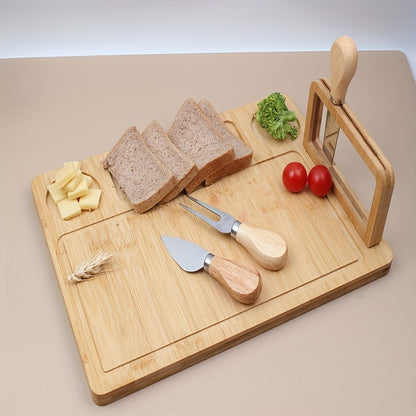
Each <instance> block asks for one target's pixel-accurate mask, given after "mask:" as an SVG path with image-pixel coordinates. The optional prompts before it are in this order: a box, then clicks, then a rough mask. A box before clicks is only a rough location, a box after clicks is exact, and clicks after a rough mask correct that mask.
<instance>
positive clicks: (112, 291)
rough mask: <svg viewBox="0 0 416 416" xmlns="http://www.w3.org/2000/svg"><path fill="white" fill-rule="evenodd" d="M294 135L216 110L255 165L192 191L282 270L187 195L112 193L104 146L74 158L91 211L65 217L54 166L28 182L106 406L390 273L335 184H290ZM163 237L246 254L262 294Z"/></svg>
mask: <svg viewBox="0 0 416 416" xmlns="http://www.w3.org/2000/svg"><path fill="white" fill-rule="evenodd" d="M287 104H288V107H289V108H291V109H294V110H295V111H296V112H297V115H298V118H299V121H300V137H298V139H297V140H295V141H289V140H286V141H284V142H279V141H276V140H274V139H272V138H271V137H270V136H269V135H268V134H267V133H265V132H264V131H263V129H261V128H260V127H259V126H258V125H257V123H256V122H255V121H254V120H253V116H254V113H255V111H256V108H257V107H256V103H252V104H249V105H244V106H241V107H238V108H236V109H233V110H230V111H227V112H224V113H223V114H222V115H221V116H222V118H223V119H224V120H225V121H226V123H227V125H229V126H230V127H231V128H232V129H234V130H235V131H236V133H237V135H238V136H239V137H240V138H241V139H242V140H243V141H245V142H246V143H247V144H248V145H249V146H250V147H251V148H252V149H253V152H254V153H253V161H252V165H251V166H250V167H249V168H247V169H246V170H244V171H242V172H239V173H237V174H234V175H232V176H229V177H226V178H224V179H222V180H220V181H218V182H216V183H214V184H213V185H211V186H209V187H206V188H203V187H200V188H198V189H197V190H196V191H194V193H193V195H194V196H195V197H196V198H198V199H201V200H203V201H206V202H208V203H209V204H212V205H215V206H216V207H218V208H219V209H221V210H224V211H226V212H228V213H230V214H231V215H233V216H234V217H235V218H238V219H239V220H240V221H241V222H244V223H246V224H249V225H250V226H253V227H260V228H265V229H270V230H271V231H273V232H276V233H277V234H279V235H280V236H281V237H282V238H283V239H284V240H285V241H286V243H287V247H288V257H287V262H286V264H285V266H284V267H283V268H282V269H281V270H279V271H270V270H267V269H263V268H260V267H259V266H258V265H257V263H256V262H255V260H254V259H253V258H252V257H251V256H250V254H249V253H248V252H247V250H246V249H244V247H242V246H241V245H240V244H238V243H237V242H236V241H234V240H233V239H231V238H230V237H229V236H227V235H223V234H221V233H218V232H217V231H216V230H214V229H212V228H211V227H210V226H209V225H207V224H204V223H201V221H200V220H199V219H198V218H195V217H194V216H192V215H188V213H186V212H184V210H183V209H182V208H181V207H180V206H179V202H185V201H182V199H184V198H185V197H184V196H179V197H177V198H175V199H174V200H172V201H170V202H168V203H166V204H163V205H160V206H156V207H155V208H153V209H152V210H150V211H148V212H146V213H144V214H137V213H135V212H133V210H132V208H131V206H130V205H129V204H128V203H127V202H126V201H125V200H123V199H122V198H120V196H119V195H118V193H117V191H116V189H115V187H114V184H113V182H112V180H111V177H110V175H109V173H108V172H107V171H105V170H104V169H103V166H102V163H103V160H104V158H105V155H104V154H103V155H98V156H95V157H92V158H89V159H86V160H84V161H83V162H82V167H83V171H84V172H85V173H87V174H89V175H91V176H92V177H93V178H94V181H95V185H94V186H97V187H100V188H101V189H102V190H103V195H102V200H101V203H100V207H99V209H97V210H96V211H92V212H85V213H82V214H81V215H80V216H79V217H76V218H73V219H72V220H70V221H63V220H61V219H60V217H59V213H58V211H57V209H56V207H55V204H54V203H53V201H52V200H51V198H50V195H48V193H47V189H46V186H47V184H48V183H50V182H52V180H53V177H54V172H55V171H51V172H47V173H45V174H42V175H39V176H37V177H36V178H35V179H34V180H33V181H32V190H33V195H34V199H35V203H36V206H37V209H38V212H39V217H40V219H41V223H42V227H43V230H44V234H45V237H46V240H47V243H48V247H49V250H50V255H51V258H52V261H53V264H54V267H55V270H56V276H57V280H58V283H59V285H60V289H61V292H62V296H63V300H64V302H65V306H66V310H67V313H68V317H69V320H70V323H71V326H72V329H73V332H74V336H75V340H76V343H77V346H78V349H79V353H80V358H81V360H82V363H83V366H84V370H85V374H86V377H87V379H88V383H89V386H90V389H91V393H92V397H93V399H94V401H95V402H96V403H97V404H100V405H105V404H108V403H110V402H112V401H114V400H117V399H119V398H121V397H123V396H125V395H127V394H130V393H132V392H134V391H136V390H138V389H141V388H143V387H145V386H147V385H149V384H151V383H154V382H156V381H158V380H160V379H162V378H164V377H167V376H169V375H171V374H173V373H175V372H178V371H180V370H182V369H184V368H186V367H189V366H191V365H193V364H195V363H197V362H199V361H201V360H204V359H206V358H208V357H210V356H212V355H214V354H217V353H219V352H221V351H223V350H225V349H227V348H230V347H231V346H233V345H236V344H237V343H239V342H242V341H244V340H246V339H248V338H251V337H253V336H255V335H257V334H260V333H261V332H263V331H266V330H268V329H270V328H272V327H274V326H276V325H279V324H281V323H283V322H285V321H287V320H289V319H291V318H294V317H295V316H298V315H299V314H301V313H304V312H306V311H308V310H310V309H312V308H315V307H317V306H319V305H321V304H323V303H325V302H327V301H329V300H331V299H334V298H335V297H337V296H340V295H342V294H344V293H346V292H348V291H350V290H353V289H355V288H357V287H359V286H361V285H363V284H365V283H367V282H369V281H371V280H373V279H375V278H378V277H380V276H382V275H384V274H386V273H387V271H388V270H389V267H390V264H391V261H392V252H391V250H390V249H389V247H388V246H387V244H386V243H385V241H384V240H381V241H380V242H379V243H378V244H376V245H374V246H373V247H371V248H370V247H368V246H367V244H366V243H365V242H364V241H363V239H362V237H361V236H360V234H359V233H358V232H357V230H356V228H355V227H354V225H353V224H352V223H351V221H350V219H349V218H348V215H347V214H346V212H345V210H344V208H343V207H342V205H341V204H340V202H339V201H338V199H337V197H336V195H335V194H333V193H330V194H329V195H328V196H327V197H325V198H317V197H315V196H314V195H313V194H312V193H311V192H310V191H308V190H305V191H304V192H302V193H301V194H291V193H289V192H288V191H286V189H285V188H284V186H283V185H282V183H281V174H282V171H283V168H284V167H285V166H286V164H287V163H289V162H291V161H300V162H302V163H303V164H304V165H305V166H306V167H307V168H308V169H310V168H311V167H312V166H313V163H314V162H313V160H312V159H311V157H310V156H309V155H308V153H307V151H306V150H305V148H304V146H303V134H304V130H305V122H304V118H303V116H302V114H300V113H299V111H298V110H297V108H296V107H295V105H294V104H293V102H291V100H290V99H288V100H287ZM160 235H172V236H177V237H181V238H185V239H188V240H190V241H193V242H195V243H196V244H199V245H201V246H203V247H204V248H205V249H207V250H209V251H211V252H214V253H215V254H217V255H220V256H221V257H224V258H227V259H230V260H234V261H238V262H242V263H247V264H251V265H252V266H254V267H256V268H257V269H258V270H259V271H260V274H261V276H262V292H261V294H260V296H259V298H258V299H257V301H256V302H255V303H254V304H252V305H243V304H241V303H239V302H237V301H235V300H234V299H232V298H231V297H230V296H229V295H228V293H227V292H226V291H225V290H224V289H223V288H222V287H221V286H220V285H219V284H218V282H217V281H215V280H214V279H212V278H211V277H210V276H208V275H207V273H205V272H204V271H200V272H197V273H192V274H189V273H186V272H184V271H183V270H182V269H180V268H179V267H178V266H177V264H176V263H175V262H174V261H173V259H172V258H171V257H170V256H169V254H168V253H167V251H166V250H165V249H164V247H163V243H162V241H161V239H160ZM101 249H103V250H105V251H107V252H110V253H112V254H113V255H114V257H113V259H112V262H111V267H110V268H109V269H108V270H106V272H105V273H104V274H102V275H99V276H97V277H95V278H92V279H89V280H87V281H85V282H81V283H78V284H74V283H71V282H69V281H68V280H67V276H68V275H69V274H70V273H72V271H73V269H74V268H75V267H76V265H78V264H79V263H81V262H82V261H83V260H85V259H86V258H88V257H90V256H91V255H93V254H94V253H96V252H97V251H100V250H101Z"/></svg>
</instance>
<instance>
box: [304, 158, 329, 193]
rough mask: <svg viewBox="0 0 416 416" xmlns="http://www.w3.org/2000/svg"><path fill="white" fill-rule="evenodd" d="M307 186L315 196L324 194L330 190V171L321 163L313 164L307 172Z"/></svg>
mask: <svg viewBox="0 0 416 416" xmlns="http://www.w3.org/2000/svg"><path fill="white" fill-rule="evenodd" d="M308 186H309V189H310V190H311V191H312V192H313V193H314V194H315V195H316V196H325V195H326V194H327V193H328V192H329V191H330V190H331V186H332V176H331V172H330V171H329V170H328V168H326V167H325V166H323V165H316V166H314V167H313V168H312V169H311V171H310V172H309V176H308Z"/></svg>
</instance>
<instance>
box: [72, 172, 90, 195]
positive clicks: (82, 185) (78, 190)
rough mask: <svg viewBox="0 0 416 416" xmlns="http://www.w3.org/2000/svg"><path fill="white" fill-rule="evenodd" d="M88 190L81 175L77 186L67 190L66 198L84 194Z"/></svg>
mask: <svg viewBox="0 0 416 416" xmlns="http://www.w3.org/2000/svg"><path fill="white" fill-rule="evenodd" d="M87 192H88V184H87V180H86V179H85V178H84V177H82V178H81V181H80V183H79V184H78V186H77V187H76V188H75V189H74V190H73V191H70V192H68V199H77V198H79V197H80V196H83V195H85V194H86V193H87Z"/></svg>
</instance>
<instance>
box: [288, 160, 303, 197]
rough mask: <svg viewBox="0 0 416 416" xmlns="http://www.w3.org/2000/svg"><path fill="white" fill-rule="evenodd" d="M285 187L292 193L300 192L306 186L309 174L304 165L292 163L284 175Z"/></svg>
mask: <svg viewBox="0 0 416 416" xmlns="http://www.w3.org/2000/svg"><path fill="white" fill-rule="evenodd" d="M282 179H283V185H284V186H285V187H286V189H287V190H288V191H290V192H300V191H301V190H302V189H303V188H304V187H305V185H306V181H307V180H308V174H307V172H306V169H305V167H304V166H303V165H302V163H299V162H290V163H289V164H288V165H287V166H286V167H285V168H284V169H283V174H282Z"/></svg>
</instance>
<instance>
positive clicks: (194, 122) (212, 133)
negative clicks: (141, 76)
mask: <svg viewBox="0 0 416 416" xmlns="http://www.w3.org/2000/svg"><path fill="white" fill-rule="evenodd" d="M168 136H169V137H170V139H171V140H172V142H173V144H174V145H175V146H176V147H177V148H178V149H179V150H180V151H181V152H183V153H185V154H186V155H187V156H188V157H190V158H191V159H192V160H193V161H194V163H195V165H196V167H197V168H198V173H197V175H196V176H195V177H194V178H193V179H192V181H191V182H190V183H189V184H188V185H187V186H186V187H185V190H186V192H188V193H190V192H192V191H193V190H194V189H195V188H197V186H198V185H200V184H201V183H202V182H203V181H204V180H205V179H206V178H207V177H208V176H210V175H212V174H213V173H215V172H216V171H218V170H220V169H222V168H223V167H224V166H225V165H227V164H228V163H230V162H231V161H232V160H233V159H234V149H233V147H232V146H230V145H229V144H226V143H225V142H224V141H223V140H222V139H221V138H220V137H219V136H218V134H217V132H216V130H215V129H214V127H213V125H212V123H211V122H210V121H209V120H208V118H207V117H206V116H205V115H204V114H203V113H202V111H201V109H200V108H199V106H198V104H197V103H196V102H195V100H193V99H192V98H189V99H187V100H186V101H185V102H184V103H183V104H182V106H181V108H180V109H179V111H178V113H177V114H176V116H175V118H174V120H173V123H172V126H171V127H170V129H169V131H168Z"/></svg>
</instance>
